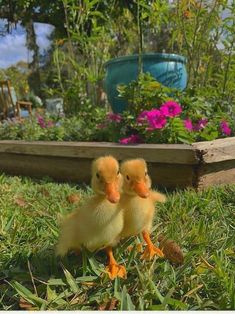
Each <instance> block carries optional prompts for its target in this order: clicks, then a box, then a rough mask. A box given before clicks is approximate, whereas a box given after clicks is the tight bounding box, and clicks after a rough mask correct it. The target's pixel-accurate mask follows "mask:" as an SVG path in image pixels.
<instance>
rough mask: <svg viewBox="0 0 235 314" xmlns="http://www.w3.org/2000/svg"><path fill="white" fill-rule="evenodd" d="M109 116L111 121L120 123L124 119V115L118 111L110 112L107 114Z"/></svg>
mask: <svg viewBox="0 0 235 314" xmlns="http://www.w3.org/2000/svg"><path fill="white" fill-rule="evenodd" d="M107 118H108V120H109V121H112V122H117V123H120V122H121V121H122V116H121V115H120V114H118V113H112V112H109V113H108V114H107Z"/></svg>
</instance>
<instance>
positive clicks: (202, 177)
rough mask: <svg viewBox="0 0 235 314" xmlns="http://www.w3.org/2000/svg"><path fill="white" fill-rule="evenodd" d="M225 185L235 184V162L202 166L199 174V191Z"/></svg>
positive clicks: (229, 161)
mask: <svg viewBox="0 0 235 314" xmlns="http://www.w3.org/2000/svg"><path fill="white" fill-rule="evenodd" d="M223 184H235V160H228V161H222V162H216V163H213V164H204V165H201V167H200V169H199V172H198V189H199V190H200V189H204V188H206V187H208V186H212V185H223Z"/></svg>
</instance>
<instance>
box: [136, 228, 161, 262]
mask: <svg viewBox="0 0 235 314" xmlns="http://www.w3.org/2000/svg"><path fill="white" fill-rule="evenodd" d="M142 235H143V238H144V240H145V242H146V243H147V247H146V249H145V250H144V253H143V254H142V255H141V259H145V260H151V259H152V258H153V257H154V255H158V256H159V257H164V254H163V252H162V250H161V249H159V248H158V247H156V246H155V245H154V244H153V243H152V241H151V239H150V236H149V233H148V232H147V231H143V232H142Z"/></svg>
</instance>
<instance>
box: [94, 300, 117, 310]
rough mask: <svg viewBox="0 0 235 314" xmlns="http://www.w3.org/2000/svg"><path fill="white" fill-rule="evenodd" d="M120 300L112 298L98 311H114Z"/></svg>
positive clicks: (101, 305) (100, 306)
mask: <svg viewBox="0 0 235 314" xmlns="http://www.w3.org/2000/svg"><path fill="white" fill-rule="evenodd" d="M117 304H118V300H117V299H115V298H112V299H110V300H108V301H107V302H104V303H102V304H100V305H99V307H98V311H113V310H115V309H116V308H117Z"/></svg>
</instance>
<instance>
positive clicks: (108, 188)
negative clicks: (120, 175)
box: [105, 183, 120, 204]
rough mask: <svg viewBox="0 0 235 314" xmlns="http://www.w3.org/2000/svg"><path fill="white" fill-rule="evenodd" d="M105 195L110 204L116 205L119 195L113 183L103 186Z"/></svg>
mask: <svg viewBox="0 0 235 314" xmlns="http://www.w3.org/2000/svg"><path fill="white" fill-rule="evenodd" d="M105 194H106V197H107V199H108V200H109V201H110V202H111V203H114V204H115V203H118V201H119V199H120V193H119V192H118V191H117V187H116V185H115V184H114V183H106V184H105Z"/></svg>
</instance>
